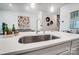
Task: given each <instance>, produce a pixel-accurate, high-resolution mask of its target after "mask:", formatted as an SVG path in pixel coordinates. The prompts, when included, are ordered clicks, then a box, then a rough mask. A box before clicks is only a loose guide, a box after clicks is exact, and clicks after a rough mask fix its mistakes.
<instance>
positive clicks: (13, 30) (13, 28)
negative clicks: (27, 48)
mask: <svg viewBox="0 0 79 59" xmlns="http://www.w3.org/2000/svg"><path fill="white" fill-rule="evenodd" d="M15 31H16V30H15V26H14V24H13V27H12V33H13V34H15Z"/></svg>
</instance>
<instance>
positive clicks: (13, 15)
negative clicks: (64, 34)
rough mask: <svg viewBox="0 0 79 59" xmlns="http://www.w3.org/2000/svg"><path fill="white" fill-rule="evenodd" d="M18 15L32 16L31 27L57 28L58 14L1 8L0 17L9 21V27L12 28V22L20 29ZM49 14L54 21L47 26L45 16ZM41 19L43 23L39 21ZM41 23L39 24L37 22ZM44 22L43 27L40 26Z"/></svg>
mask: <svg viewBox="0 0 79 59" xmlns="http://www.w3.org/2000/svg"><path fill="white" fill-rule="evenodd" d="M18 16H28V17H30V29H33V30H37V28H38V30H46V31H48V30H50V31H53V30H56V29H57V16H56V15H53V14H51V13H44V12H43V13H42V12H36V13H35V12H34V13H32V12H28V13H27V12H19V11H18V12H17V11H5V10H0V19H1V20H2V21H3V22H5V23H7V24H8V26H9V28H12V24H15V28H16V29H19V27H18V19H17V17H18ZM47 16H49V17H50V18H51V20H53V21H54V24H53V25H50V26H47V25H46V24H47V23H46V20H45V18H46V17H47ZM38 21H40V22H41V23H39V22H38ZM37 23H39V24H37ZM41 24H42V27H41V26H40V25H41Z"/></svg>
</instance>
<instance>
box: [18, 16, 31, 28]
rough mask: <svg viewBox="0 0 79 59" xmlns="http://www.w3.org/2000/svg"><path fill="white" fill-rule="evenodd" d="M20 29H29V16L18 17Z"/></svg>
mask: <svg viewBox="0 0 79 59" xmlns="http://www.w3.org/2000/svg"><path fill="white" fill-rule="evenodd" d="M18 27H19V28H20V29H29V27H30V20H29V17H28V16H18Z"/></svg>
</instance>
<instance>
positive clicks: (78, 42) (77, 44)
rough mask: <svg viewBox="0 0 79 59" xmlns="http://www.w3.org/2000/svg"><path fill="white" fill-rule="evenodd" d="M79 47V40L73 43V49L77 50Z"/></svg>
mask: <svg viewBox="0 0 79 59" xmlns="http://www.w3.org/2000/svg"><path fill="white" fill-rule="evenodd" d="M78 46H79V39H77V40H74V41H72V48H76V47H78Z"/></svg>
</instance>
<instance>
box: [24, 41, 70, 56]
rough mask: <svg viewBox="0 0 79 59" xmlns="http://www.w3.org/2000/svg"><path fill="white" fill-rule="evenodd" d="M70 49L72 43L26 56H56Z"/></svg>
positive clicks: (29, 53) (33, 52)
mask: <svg viewBox="0 0 79 59" xmlns="http://www.w3.org/2000/svg"><path fill="white" fill-rule="evenodd" d="M69 49H70V42H65V43H62V44H59V45H56V46H51V47H47V48H43V49H40V50H36V51H32V52H28V53H25V54H26V55H56V54H60V53H62V52H64V51H68V50H69Z"/></svg>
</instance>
